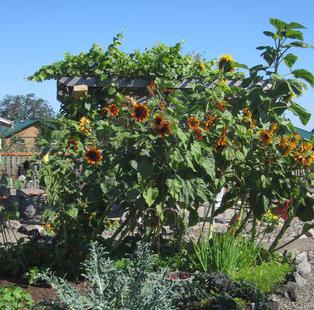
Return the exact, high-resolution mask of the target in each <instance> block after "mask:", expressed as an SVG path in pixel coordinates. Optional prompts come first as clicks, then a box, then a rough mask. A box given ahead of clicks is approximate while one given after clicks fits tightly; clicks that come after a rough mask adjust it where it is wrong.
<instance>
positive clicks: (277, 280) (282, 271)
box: [233, 262, 292, 293]
mask: <svg viewBox="0 0 314 310" xmlns="http://www.w3.org/2000/svg"><path fill="white" fill-rule="evenodd" d="M291 271H292V266H291V265H290V264H288V263H278V262H263V263H261V264H260V265H257V266H254V267H249V268H246V269H243V270H239V271H238V272H237V273H236V274H235V275H234V276H233V278H234V280H242V281H246V282H250V283H253V284H254V285H256V286H257V287H258V288H259V289H260V290H261V291H262V292H263V293H268V292H270V291H272V290H273V289H274V288H276V287H277V286H279V285H280V284H282V283H283V282H284V280H285V276H286V274H287V273H289V272H291Z"/></svg>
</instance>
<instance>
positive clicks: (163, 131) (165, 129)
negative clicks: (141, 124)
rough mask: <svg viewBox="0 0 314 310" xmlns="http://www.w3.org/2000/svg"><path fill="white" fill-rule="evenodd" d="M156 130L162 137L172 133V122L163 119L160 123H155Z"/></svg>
mask: <svg viewBox="0 0 314 310" xmlns="http://www.w3.org/2000/svg"><path fill="white" fill-rule="evenodd" d="M155 121H156V119H155ZM154 130H155V132H156V134H157V135H158V136H160V137H164V136H169V135H171V134H172V128H171V122H170V121H169V120H164V119H162V121H161V122H160V123H159V125H155V128H154Z"/></svg>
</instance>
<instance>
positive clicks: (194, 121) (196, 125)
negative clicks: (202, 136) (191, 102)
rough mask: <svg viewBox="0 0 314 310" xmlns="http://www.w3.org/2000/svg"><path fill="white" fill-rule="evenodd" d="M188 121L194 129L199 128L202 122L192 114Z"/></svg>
mask: <svg viewBox="0 0 314 310" xmlns="http://www.w3.org/2000/svg"><path fill="white" fill-rule="evenodd" d="M187 123H188V126H189V128H190V129H193V130H195V129H197V128H199V127H200V124H201V122H200V120H199V119H198V118H197V117H196V116H190V117H189V119H188V122H187Z"/></svg>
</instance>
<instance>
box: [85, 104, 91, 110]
mask: <svg viewBox="0 0 314 310" xmlns="http://www.w3.org/2000/svg"><path fill="white" fill-rule="evenodd" d="M84 105H85V109H86V110H87V111H89V110H90V108H91V106H92V105H91V104H90V103H88V102H85V104H84Z"/></svg>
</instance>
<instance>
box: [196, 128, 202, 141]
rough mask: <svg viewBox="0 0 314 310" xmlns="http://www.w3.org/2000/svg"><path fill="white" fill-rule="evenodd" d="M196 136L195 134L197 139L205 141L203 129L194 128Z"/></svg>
mask: <svg viewBox="0 0 314 310" xmlns="http://www.w3.org/2000/svg"><path fill="white" fill-rule="evenodd" d="M194 136H195V139H196V140H198V141H203V139H204V138H203V135H202V129H200V128H196V129H195V130H194Z"/></svg>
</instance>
